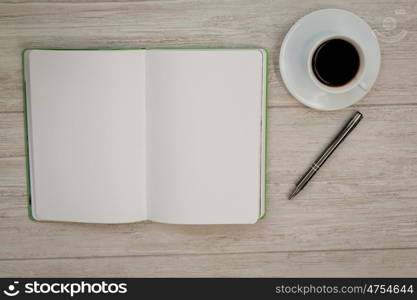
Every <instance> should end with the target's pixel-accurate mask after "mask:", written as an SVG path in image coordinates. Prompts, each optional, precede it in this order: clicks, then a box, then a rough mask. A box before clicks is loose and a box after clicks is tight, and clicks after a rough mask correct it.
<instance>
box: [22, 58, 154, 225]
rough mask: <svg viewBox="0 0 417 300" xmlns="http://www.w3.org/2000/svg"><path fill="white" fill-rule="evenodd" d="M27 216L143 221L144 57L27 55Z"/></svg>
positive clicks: (144, 214) (144, 203) (108, 221)
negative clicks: (28, 195)
mask: <svg viewBox="0 0 417 300" xmlns="http://www.w3.org/2000/svg"><path fill="white" fill-rule="evenodd" d="M24 64H25V81H26V97H27V98H26V99H27V104H26V109H27V117H28V135H29V164H30V168H29V169H30V178H31V199H32V214H33V216H34V218H35V219H37V220H48V221H73V222H91V223H127V222H136V221H141V220H145V219H146V210H147V209H146V201H145V200H146V199H145V144H144V141H145V77H144V75H145V51H144V50H103V51H98V50H85V51H84V50H73V51H70V50H68V51H67V50H58V51H54V50H29V51H26V52H25V56H24Z"/></svg>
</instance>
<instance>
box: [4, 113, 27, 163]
mask: <svg viewBox="0 0 417 300" xmlns="http://www.w3.org/2000/svg"><path fill="white" fill-rule="evenodd" d="M23 128H24V122H23V113H3V114H0V158H4V157H16V156H23V155H24V154H25V151H24V138H23V136H24V129H23Z"/></svg>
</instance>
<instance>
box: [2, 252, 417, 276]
mask: <svg viewBox="0 0 417 300" xmlns="http://www.w3.org/2000/svg"><path fill="white" fill-rule="evenodd" d="M0 276H2V277H20V276H25V277H27V276H29V277H88V276H91V277H210V276H213V277H215V276H220V277H323V276H325V277H333V276H337V277H381V276H382V277H415V276H417V249H397V250H395V249H388V250H372V251H324V252H277V253H274V252H272V253H248V254H217V255H171V256H169V255H168V256H166V255H162V256H134V257H118V258H117V257H105V258H71V259H46V260H44V259H41V260H11V261H0Z"/></svg>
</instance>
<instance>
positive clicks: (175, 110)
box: [146, 49, 265, 224]
mask: <svg viewBox="0 0 417 300" xmlns="http://www.w3.org/2000/svg"><path fill="white" fill-rule="evenodd" d="M263 55H264V53H263V51H261V50H257V49H213V50H210V49H207V50H187V49H184V50H181V49H174V50H162V49H161V50H158V49H155V50H149V51H148V52H147V57H146V65H147V74H146V81H147V87H146V90H147V129H146V130H147V183H146V184H147V199H148V209H149V210H148V215H149V216H150V219H151V220H152V221H156V222H165V223H179V224H237V223H254V222H256V221H257V220H258V218H259V216H260V211H261V185H262V184H263V182H262V180H263V176H261V173H262V172H263V170H262V158H263V149H262V144H263V143H262V117H263V116H262V113H263V109H262V108H263V101H264V100H265V99H263V98H264V88H263V87H264V82H263V81H264V80H265V78H264V76H263V74H264V72H263V71H264V70H263V68H264V67H265V66H264V57H263Z"/></svg>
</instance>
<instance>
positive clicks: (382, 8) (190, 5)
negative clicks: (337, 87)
mask: <svg viewBox="0 0 417 300" xmlns="http://www.w3.org/2000/svg"><path fill="white" fill-rule="evenodd" d="M70 2H71V3H67V4H66V3H53V2H51V3H31V2H24V3H17V2H16V3H0V25H1V26H0V65H1V68H0V81H1V82H2V84H1V85H0V111H22V109H23V108H22V107H23V106H22V91H21V89H22V88H21V86H22V84H21V61H20V53H21V50H22V49H23V48H27V47H58V48H84V47H99V48H103V47H104V48H105V47H142V46H190V45H199V46H230V47H232V46H260V47H265V48H268V49H269V50H270V53H271V62H270V70H271V72H270V104H271V105H272V106H289V105H290V106H297V107H301V104H299V103H298V102H296V100H294V99H293V98H292V97H291V96H290V95H289V94H288V92H287V91H286V89H285V87H284V85H283V82H282V80H281V78H280V75H279V65H278V55H279V48H280V44H281V42H282V39H283V38H284V36H285V34H286V32H287V31H288V29H289V28H290V27H291V25H292V24H293V23H294V22H295V21H296V20H297V19H298V18H300V17H302V16H303V15H305V14H307V13H309V12H311V11H313V10H316V9H320V8H328V7H335V8H342V9H348V10H351V11H353V12H355V13H357V14H358V15H359V16H361V17H363V18H364V19H365V20H366V21H367V22H369V24H370V25H371V26H372V28H374V29H375V30H377V31H378V32H379V35H380V37H381V39H380V40H381V50H382V68H381V74H380V77H379V79H378V81H377V83H376V85H375V87H374V89H373V90H372V91H371V93H370V94H369V95H368V96H367V97H366V98H365V99H364V100H363V101H362V102H360V103H361V104H364V105H369V104H372V105H374V104H404V103H417V102H416V101H417V100H416V97H415V95H416V92H417V80H416V79H417V65H416V63H415V62H416V61H417V51H415V49H416V45H417V34H416V30H417V29H416V28H417V8H416V2H415V1H395V0H384V1H378V2H375V1H362V0H354V1H349V2H346V1H343V0H336V1H335V0H320V1H314V2H311V1H307V0H304V1H297V2H294V3H292V2H289V1H286V0H279V1H269V0H260V1H250V0H236V1H221V0H215V1H199V0H189V1H142V2H119V3H106V2H104V3H91V2H90V3H81V2H80V3H77V1H70ZM396 11H397V12H398V11H400V12H401V14H396ZM387 17H393V18H395V19H396V22H397V23H396V28H394V29H395V30H394V29H392V30H391V29H389V27H387V26H385V27H384V19H385V18H387ZM401 31H405V32H406V35H405V37H404V38H403V39H400V40H399V41H397V42H392V40H395V37H396V36H397V34H399V33H401ZM393 37H394V39H393Z"/></svg>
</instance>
